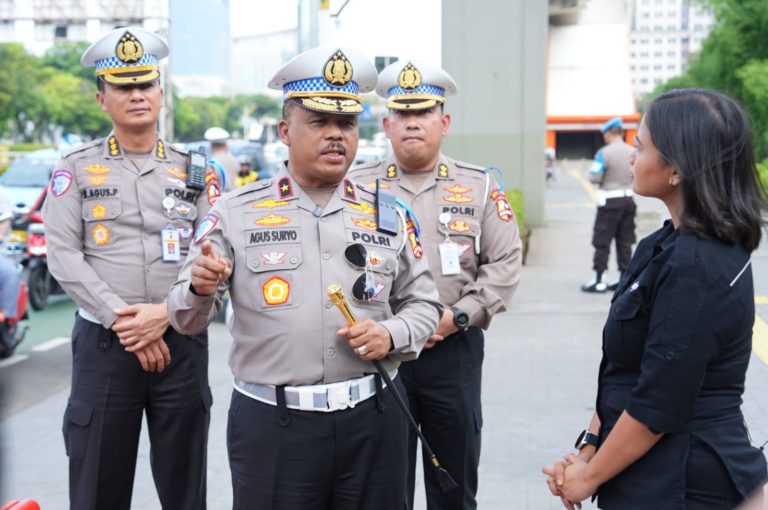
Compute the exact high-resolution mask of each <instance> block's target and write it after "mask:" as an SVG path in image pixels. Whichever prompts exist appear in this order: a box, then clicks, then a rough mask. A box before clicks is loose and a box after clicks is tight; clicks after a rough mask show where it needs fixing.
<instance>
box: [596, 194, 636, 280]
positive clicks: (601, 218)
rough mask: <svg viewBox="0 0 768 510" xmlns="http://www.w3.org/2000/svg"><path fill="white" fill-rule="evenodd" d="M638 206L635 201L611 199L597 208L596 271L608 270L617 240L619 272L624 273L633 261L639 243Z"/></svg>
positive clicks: (622, 198)
mask: <svg viewBox="0 0 768 510" xmlns="http://www.w3.org/2000/svg"><path fill="white" fill-rule="evenodd" d="M636 211H637V205H636V204H635V201H634V200H633V199H632V197H618V198H609V199H608V200H607V201H606V203H605V205H604V206H602V207H598V208H597V216H596V217H595V226H594V229H593V231H592V246H594V247H595V256H594V259H593V263H592V269H594V270H595V271H600V272H602V271H605V270H606V269H608V256H609V255H610V253H611V241H613V240H614V239H616V262H617V263H618V266H619V271H621V272H624V271H625V270H626V269H627V266H629V260H630V259H631V258H632V245H633V244H634V243H635V212H636Z"/></svg>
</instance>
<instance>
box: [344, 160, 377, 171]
mask: <svg viewBox="0 0 768 510" xmlns="http://www.w3.org/2000/svg"><path fill="white" fill-rule="evenodd" d="M382 163H384V160H383V159H380V160H378V161H371V162H368V163H362V164H360V165H355V166H353V167H352V168H350V169H349V172H350V173H352V172H359V171H362V170H370V169H372V168H376V167H377V166H379V165H381V164H382Z"/></svg>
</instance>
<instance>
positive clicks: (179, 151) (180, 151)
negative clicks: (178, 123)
mask: <svg viewBox="0 0 768 510" xmlns="http://www.w3.org/2000/svg"><path fill="white" fill-rule="evenodd" d="M165 148H166V150H167V149H170V150H172V151H173V152H175V153H177V154H181V155H182V156H187V155H188V154H189V152H187V151H186V150H184V149H181V148H179V147H177V146H176V145H175V144H171V143H166V144H165Z"/></svg>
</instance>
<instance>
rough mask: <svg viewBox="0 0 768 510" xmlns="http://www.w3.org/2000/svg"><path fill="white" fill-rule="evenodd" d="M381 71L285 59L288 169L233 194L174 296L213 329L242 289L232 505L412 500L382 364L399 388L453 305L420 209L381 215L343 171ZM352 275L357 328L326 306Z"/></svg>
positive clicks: (327, 52)
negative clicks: (378, 369)
mask: <svg viewBox="0 0 768 510" xmlns="http://www.w3.org/2000/svg"><path fill="white" fill-rule="evenodd" d="M375 84H376V71H375V69H374V67H373V65H372V64H371V63H370V62H369V61H368V60H367V59H366V58H365V57H363V56H362V55H360V54H359V53H357V52H356V51H354V50H351V49H348V48H337V47H331V48H327V47H326V48H317V49H314V50H310V51H308V52H306V53H303V54H301V55H299V56H297V57H296V58H295V59H293V60H292V61H290V62H289V63H287V64H286V65H285V67H284V68H283V69H281V70H280V71H279V72H278V73H277V74H276V75H275V77H274V78H273V79H272V81H271V82H270V87H272V88H277V89H281V90H283V92H284V105H283V120H282V121H281V122H280V124H279V133H280V137H281V139H282V141H283V142H284V143H285V144H286V145H287V146H288V148H289V156H288V162H287V165H286V166H284V167H283V168H282V169H281V170H280V171H279V172H278V174H277V175H276V176H275V177H274V178H273V179H271V180H264V181H257V182H255V183H251V184H248V185H246V186H244V187H243V188H239V189H237V190H235V191H233V192H231V193H228V194H226V195H224V197H223V198H222V200H220V201H219V202H218V203H217V204H216V206H214V207H213V209H212V210H211V212H210V213H209V214H208V215H207V216H206V217H205V219H204V220H203V223H202V225H201V226H200V228H199V229H198V231H197V232H196V233H195V238H194V242H193V246H192V248H191V250H190V254H189V257H188V259H187V261H186V263H185V264H184V268H183V269H182V272H181V275H180V279H179V281H178V282H176V284H174V286H173V289H172V290H171V293H170V295H169V301H168V303H169V305H168V306H169V310H170V314H171V322H172V324H174V326H175V327H177V328H178V329H179V330H181V331H185V332H187V333H190V334H194V333H196V332H198V331H203V330H204V329H205V327H206V326H207V325H208V323H209V322H210V321H211V320H212V319H213V318H214V317H215V316H216V314H217V313H218V309H219V307H220V305H221V295H222V292H223V291H225V290H226V289H229V292H230V297H231V303H232V306H233V310H234V321H233V323H232V325H231V328H232V336H233V339H234V344H233V346H232V351H231V355H230V366H231V369H232V373H233V375H234V378H235V381H234V386H235V388H234V391H233V393H232V402H231V406H230V410H229V426H228V442H227V444H228V449H229V459H230V468H231V470H232V485H233V494H234V508H235V509H253V508H273V509H297V510H299V509H301V510H303V509H307V508H314V509H329V510H330V509H333V510H345V509H360V510H363V509H364V510H376V509H381V510H391V509H395V508H403V507H404V505H405V504H406V492H405V483H406V472H405V461H406V443H407V422H406V419H405V416H404V414H403V413H402V411H401V410H400V409H399V408H398V407H397V406H396V403H395V401H394V399H393V396H392V394H391V390H390V388H388V387H383V382H382V379H380V378H379V375H378V373H375V369H374V366H373V364H372V363H371V361H372V360H381V362H382V365H383V366H384V367H385V368H386V370H387V371H388V372H389V373H390V375H391V376H392V377H393V378H394V384H395V385H396V386H399V387H400V389H401V391H402V386H401V383H400V379H401V378H400V377H399V376H397V370H398V365H399V364H400V362H401V361H404V360H409V359H415V358H416V356H417V355H418V353H419V351H420V349H421V347H422V346H423V345H424V342H425V341H426V340H427V338H428V337H429V336H430V335H432V334H433V333H434V331H435V329H436V327H437V324H438V319H439V315H440V312H441V307H440V304H439V301H438V294H437V289H436V287H435V283H434V280H433V279H432V276H431V274H430V272H429V267H428V265H427V263H426V260H425V259H424V257H423V250H422V247H421V245H420V244H419V240H418V237H417V235H416V227H415V223H414V219H413V217H412V216H410V215H408V214H407V212H406V211H404V210H402V209H399V208H385V209H383V210H381V211H378V213H377V210H376V208H377V205H376V196H375V195H374V194H373V193H371V192H369V191H366V189H365V188H364V187H363V186H361V185H359V184H358V183H357V182H355V181H353V180H352V179H348V178H346V177H345V175H346V173H347V169H348V168H349V166H350V165H351V163H352V161H354V157H355V152H356V151H357V142H358V126H357V115H358V114H360V113H362V111H363V108H362V105H361V101H360V96H359V92H366V91H369V90H372V89H373V88H374V86H375ZM334 284H339V285H341V287H342V289H343V291H344V293H345V295H346V296H347V298H348V300H349V305H350V307H351V308H352V311H353V312H354V314H355V316H356V318H357V320H358V323H357V324H356V325H354V326H353V327H351V328H349V327H347V326H346V323H345V320H344V317H343V316H342V314H341V313H340V311H339V310H337V309H336V307H335V306H334V305H333V303H332V302H331V301H330V300H329V298H328V296H327V294H326V291H327V289H328V287H329V286H331V285H334Z"/></svg>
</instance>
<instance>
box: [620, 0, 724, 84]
mask: <svg viewBox="0 0 768 510" xmlns="http://www.w3.org/2000/svg"><path fill="white" fill-rule="evenodd" d="M714 22H715V20H714V16H713V15H712V12H711V11H709V10H708V9H706V8H704V7H702V6H701V5H699V4H698V3H694V2H691V1H690V0H635V9H634V16H633V19H632V32H631V35H630V62H631V64H630V66H631V67H630V68H631V72H632V87H633V90H634V93H635V96H636V97H642V96H644V95H645V94H647V93H649V92H651V91H652V90H653V89H654V88H656V87H657V86H658V85H660V84H661V83H664V82H665V81H667V80H669V79H670V78H673V77H675V76H679V75H681V74H683V73H685V71H686V69H687V68H688V62H689V59H690V57H691V55H692V54H695V53H698V52H699V51H700V50H701V45H702V43H703V41H704V39H706V37H707V34H708V33H709V31H710V29H711V28H712V25H713V24H714Z"/></svg>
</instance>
